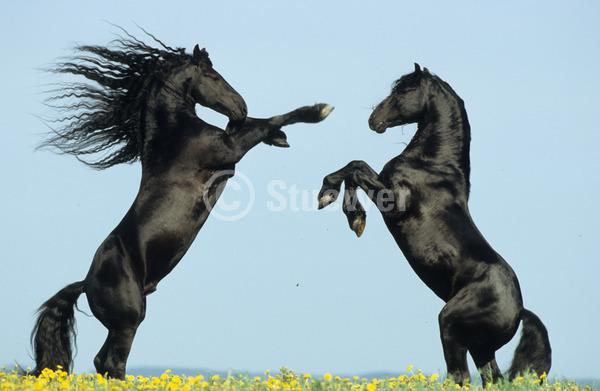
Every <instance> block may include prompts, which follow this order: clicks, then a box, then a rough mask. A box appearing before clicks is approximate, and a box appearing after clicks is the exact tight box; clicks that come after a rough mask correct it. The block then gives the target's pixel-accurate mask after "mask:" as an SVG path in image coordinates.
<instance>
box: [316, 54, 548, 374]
mask: <svg viewBox="0 0 600 391" xmlns="http://www.w3.org/2000/svg"><path fill="white" fill-rule="evenodd" d="M408 123H417V124H418V129H417V132H416V133H415V135H414V136H413V138H412V140H411V141H410V143H409V144H408V146H407V147H406V148H405V149H404V151H403V152H402V153H401V154H400V155H399V156H396V157H395V158H394V159H392V160H391V161H389V162H388V163H387V164H386V165H385V166H384V168H383V170H382V171H381V173H379V174H377V173H376V172H375V171H374V170H373V169H372V168H371V167H369V166H368V165H367V164H366V163H365V162H363V161H353V162H350V163H349V164H348V165H347V166H345V167H344V168H342V169H341V170H339V171H336V172H334V173H332V174H330V175H327V176H326V177H325V178H324V179H323V187H322V189H321V191H320V193H319V196H318V197H319V208H323V207H325V206H327V205H329V204H330V203H332V202H333V201H335V199H336V198H337V196H338V195H339V192H340V188H341V184H342V182H345V194H344V200H343V211H344V213H345V214H346V216H347V218H348V222H349V224H350V228H351V229H352V230H353V231H355V232H356V234H357V235H358V236H360V235H361V234H362V232H363V230H364V227H365V218H366V214H365V211H364V208H363V207H362V205H361V204H360V202H358V200H357V198H356V189H357V187H360V188H362V189H363V190H364V191H366V192H367V194H368V196H369V198H370V199H371V200H372V201H373V202H375V203H376V205H377V207H378V209H379V210H380V212H381V214H382V215H383V220H384V221H385V224H386V225H387V227H388V229H389V231H390V233H391V234H392V236H393V237H394V239H395V240H396V243H397V244H398V246H399V247H400V249H401V250H402V252H403V253H404V256H405V257H406V259H407V260H408V262H409V264H410V266H411V267H412V268H413V270H414V271H415V272H416V273H417V275H418V276H419V277H420V278H421V280H423V282H424V283H425V284H426V285H427V286H428V287H429V288H430V289H431V290H432V291H433V292H434V293H435V294H436V295H437V296H439V297H440V298H441V299H442V300H444V301H445V302H446V305H445V306H444V308H443V309H442V311H441V312H440V315H439V325H440V334H441V339H442V345H443V350H444V357H445V359H446V365H447V369H448V374H449V375H451V376H452V377H453V378H454V380H455V381H457V382H459V383H462V382H463V381H466V380H467V379H468V378H469V371H468V366H467V351H468V352H469V353H470V354H471V357H472V358H473V360H474V361H475V364H476V365H477V368H478V369H479V370H480V372H481V375H482V379H483V382H484V383H487V382H490V381H495V380H497V379H498V378H500V377H502V374H501V372H500V370H499V368H498V365H497V364H496V359H495V352H496V350H498V349H499V348H500V347H502V346H503V345H504V344H506V343H507V342H508V341H510V340H511V339H512V337H513V336H514V334H515V333H516V331H517V328H518V326H519V322H520V321H521V320H522V321H523V335H522V337H521V341H520V343H519V345H518V346H517V349H516V352H515V357H514V359H513V362H512V365H511V368H510V370H509V377H510V378H511V379H512V378H513V377H515V376H516V375H517V374H518V373H520V372H523V371H524V370H527V369H530V370H533V371H535V372H536V373H538V374H540V375H541V374H542V373H543V372H548V371H549V370H550V362H551V349H550V341H549V339H548V333H547V331H546V328H545V327H544V325H543V324H542V322H541V321H540V320H539V318H538V317H537V316H536V315H534V314H533V313H532V312H531V311H528V310H526V309H525V308H524V307H523V299H522V296H521V289H520V287H519V282H518V280H517V276H516V275H515V273H514V271H513V270H512V268H511V267H510V266H509V265H508V263H507V262H506V261H505V260H504V259H503V258H502V257H501V256H500V255H499V254H498V253H497V252H496V251H494V249H493V248H492V247H491V246H490V245H489V244H488V242H487V241H486V240H485V238H484V237H483V235H482V234H481V233H480V232H479V230H478V229H477V227H476V226H475V223H474V222H473V220H472V218H471V215H470V213H469V208H468V206H467V201H468V197H469V187H470V185H469V171H470V163H469V144H470V139H471V130H470V126H469V121H468V119H467V112H466V110H465V107H464V103H463V101H462V99H460V98H459V96H458V95H457V94H456V93H455V92H454V91H453V90H452V88H451V87H450V86H449V85H448V84H447V83H446V82H444V81H442V80H441V79H440V78H439V77H437V76H434V75H432V74H430V73H429V71H428V70H427V68H425V69H424V70H421V68H420V67H419V65H418V64H415V71H414V72H413V73H411V74H408V75H405V76H403V77H402V78H400V79H399V80H398V81H396V83H395V85H394V87H393V89H392V93H391V94H390V96H389V97H388V98H386V99H385V100H384V101H383V102H381V103H380V104H379V105H378V106H377V107H376V108H375V110H374V111H373V113H372V114H371V117H370V118H369V126H370V127H371V129H373V130H374V131H376V132H378V133H383V132H385V130H386V129H387V128H390V127H394V126H399V125H403V124H408Z"/></svg>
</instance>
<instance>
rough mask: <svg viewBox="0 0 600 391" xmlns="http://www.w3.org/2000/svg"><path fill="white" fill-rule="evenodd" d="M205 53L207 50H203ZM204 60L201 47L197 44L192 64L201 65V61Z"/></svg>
mask: <svg viewBox="0 0 600 391" xmlns="http://www.w3.org/2000/svg"><path fill="white" fill-rule="evenodd" d="M202 50H203V51H204V52H206V50H205V49H202ZM201 59H202V54H201V51H200V47H199V46H198V44H196V46H194V54H192V63H193V64H194V65H200V60H201Z"/></svg>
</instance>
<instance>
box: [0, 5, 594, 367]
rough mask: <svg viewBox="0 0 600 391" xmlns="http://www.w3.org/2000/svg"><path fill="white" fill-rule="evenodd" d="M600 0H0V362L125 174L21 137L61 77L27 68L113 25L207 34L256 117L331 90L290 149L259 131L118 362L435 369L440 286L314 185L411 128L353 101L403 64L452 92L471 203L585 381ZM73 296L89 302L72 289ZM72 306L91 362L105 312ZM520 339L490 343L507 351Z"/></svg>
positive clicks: (376, 93)
mask: <svg viewBox="0 0 600 391" xmlns="http://www.w3.org/2000/svg"><path fill="white" fill-rule="evenodd" d="M599 12H600V5H599V3H597V2H593V1H575V2H557V1H549V2H543V3H539V2H537V3H536V2H517V1H508V2H502V3H500V2H497V3H494V4H492V3H489V2H486V3H482V2H475V1H472V2H468V1H467V2H442V1H425V2H408V1H406V2H404V1H402V2H392V1H382V2H371V3H367V2H359V1H349V2H348V1H346V2H341V1H331V2H322V1H303V2H288V1H263V2H243V1H228V2H205V1H198V2H191V1H190V2H184V1H174V2H170V3H166V2H158V1H143V2H142V1H131V2H122V1H102V2H100V1H90V2H66V1H62V2H60V1H59V2H52V3H49V2H42V1H37V2H2V3H0V33H1V35H2V36H3V37H4V39H3V42H2V53H3V60H2V62H1V63H0V80H1V84H0V85H2V93H1V94H0V111H1V114H0V133H1V135H2V141H3V142H2V143H0V172H1V178H2V192H0V201H1V202H0V248H1V249H2V260H1V262H2V272H1V273H0V293H1V297H2V308H3V311H2V313H3V316H2V319H3V322H0V336H1V337H0V365H1V364H4V365H7V366H12V365H13V364H14V362H19V363H21V364H23V365H31V364H32V363H33V362H32V360H31V358H30V356H29V355H30V352H31V348H30V346H29V334H30V332H31V328H32V326H33V323H34V312H35V310H36V308H37V307H38V306H39V305H40V304H41V303H42V302H44V301H45V300H46V299H48V298H49V297H50V296H51V295H53V294H54V293H55V292H56V291H58V290H59V289H60V288H62V287H63V286H64V285H66V284H68V283H71V282H73V281H77V280H81V279H83V277H84V276H85V274H86V272H87V269H88V267H89V265H90V262H91V259H92V256H93V254H94V252H95V251H96V248H97V247H98V245H99V244H100V243H101V241H102V240H103V239H104V238H105V237H106V235H107V234H108V233H109V232H110V231H111V230H112V229H113V227H114V226H115V225H116V224H117V223H118V222H119V221H120V219H121V217H122V216H123V214H124V213H125V212H126V210H127V209H128V208H129V206H130V204H131V202H132V201H133V199H134V197H135V194H136V192H137V188H138V185H139V179H140V166H139V164H134V165H123V166H118V167H114V168H111V169H108V170H106V171H100V172H99V171H94V170H91V169H89V168H87V167H85V166H84V165H82V164H81V163H79V162H78V161H77V160H75V159H74V158H70V157H65V156H58V155H55V154H53V153H50V152H47V151H34V149H35V147H36V145H37V144H38V143H39V142H40V140H41V139H42V135H43V133H44V132H46V131H47V128H46V127H45V125H44V124H43V123H42V122H41V121H40V120H39V119H38V118H37V117H36V115H44V114H49V115H52V114H53V113H52V112H51V111H49V110H48V109H47V108H46V107H45V106H44V105H43V104H42V98H43V96H42V95H40V93H41V92H42V91H44V90H45V89H47V87H46V86H47V85H48V84H49V83H52V82H56V81H60V80H61V79H59V78H56V77H55V76H51V75H48V74H45V73H44V72H42V71H40V68H42V67H43V66H44V65H46V64H49V63H51V62H53V61H55V60H56V59H57V58H58V57H60V56H64V55H68V54H69V53H70V48H71V47H73V46H74V45H75V44H77V43H84V44H105V43H107V42H108V41H109V40H111V39H112V38H114V33H115V32H118V31H117V30H116V29H115V28H114V27H113V26H111V25H110V24H109V23H107V22H111V23H115V24H117V25H120V26H123V27H124V28H126V29H127V30H129V31H130V32H132V33H134V34H136V35H139V36H140V37H142V36H143V33H142V32H141V31H140V30H138V28H137V27H136V24H137V25H139V26H142V27H144V28H145V29H147V30H148V31H150V32H152V33H153V34H155V35H156V36H157V37H159V38H160V39H161V40H163V41H164V42H165V43H167V44H168V45H171V46H180V47H186V48H188V50H190V51H191V49H192V48H193V46H194V45H195V44H196V43H198V44H199V45H200V46H201V47H206V49H207V50H208V52H209V53H210V56H211V59H212V61H213V63H214V66H215V68H216V69H217V70H218V71H219V72H220V73H221V74H222V75H223V76H224V77H225V78H226V79H227V80H228V81H229V83H230V84H231V85H232V86H233V87H234V88H235V89H236V90H237V91H238V92H239V93H240V94H241V95H242V96H243V97H244V99H245V100H246V102H247V104H248V107H249V113H250V115H251V116H254V117H267V116H271V115H275V114H280V113H283V112H287V111H289V110H291V109H294V108H296V107H299V106H303V105H307V104H313V103H317V102H327V103H329V104H331V105H333V106H335V111H334V112H333V113H332V114H331V116H330V117H329V118H328V119H327V120H326V121H324V122H323V123H321V124H317V125H304V124H298V125H294V126H293V127H289V128H288V129H287V134H288V140H289V142H290V144H291V146H292V147H291V148H290V149H287V150H281V149H275V148H271V147H268V146H266V145H259V146H258V147H256V148H255V149H254V150H252V151H251V152H250V153H248V155H247V156H246V157H245V158H244V159H243V160H242V162H241V163H240V164H239V165H238V166H237V172H238V176H236V178H234V179H233V180H232V181H230V183H229V185H228V186H229V188H228V189H226V191H225V193H224V194H223V198H222V200H221V203H220V204H219V205H220V206H219V208H220V209H219V210H217V211H218V212H220V215H219V216H217V215H213V216H211V217H210V218H209V220H208V222H207V223H206V225H205V226H204V228H203V229H202V231H201V232H200V234H199V235H198V238H197V239H196V241H195V243H194V245H193V246H192V248H191V249H190V251H189V252H188V254H187V255H186V257H185V258H184V259H183V260H182V262H181V263H180V264H179V265H178V266H177V268H176V269H175V270H174V271H173V272H172V273H171V274H170V275H169V276H168V277H167V278H165V279H164V280H163V281H162V282H161V284H160V285H159V287H158V291H157V292H156V293H154V294H152V295H151V296H149V297H148V314H147V317H146V320H145V321H144V323H143V324H142V325H141V327H140V329H139V331H138V334H137V336H136V339H135V341H134V344H133V349H132V353H131V355H130V358H129V362H128V367H130V368H133V367H139V366H143V365H152V366H158V367H163V368H165V369H167V368H169V367H188V368H210V369H214V370H223V369H225V370H226V369H227V368H233V369H235V370H248V371H264V370H267V369H270V370H277V369H278V368H279V367H280V366H288V367H290V368H292V369H294V370H295V371H297V372H303V373H313V374H322V373H325V372H331V373H333V374H344V375H354V374H361V373H367V372H370V371H378V370H384V371H390V373H391V374H394V373H401V372H403V371H404V369H405V368H406V367H407V366H408V365H413V366H415V368H419V369H422V370H423V371H425V372H429V373H431V372H440V373H444V371H445V363H444V360H443V356H442V348H441V343H440V341H439V331H438V325H437V314H438V313H439V311H440V310H441V308H442V306H443V302H442V301H440V300H439V299H438V298H437V297H436V296H435V295H434V294H433V293H432V292H431V291H429V290H428V288H427V287H426V286H425V285H424V284H423V283H422V282H421V281H420V280H419V279H418V277H417V276H416V275H415V274H414V273H413V271H412V270H411V269H410V267H409V265H408V264H407V262H406V260H405V259H404V257H403V256H402V253H401V252H400V250H399V249H398V248H397V246H396V244H395V243H394V241H393V239H392V237H391V235H389V233H388V232H387V230H386V228H385V226H384V224H383V221H382V219H381V217H380V215H379V213H378V212H377V211H376V210H375V209H374V207H372V206H370V205H369V208H368V210H367V213H368V215H367V226H366V229H365V233H364V235H363V236H362V237H361V238H359V239H358V238H356V237H355V235H354V233H353V232H352V231H350V230H349V229H348V227H347V223H346V219H345V216H344V215H343V214H342V213H341V208H340V205H339V204H336V205H332V206H331V207H330V208H328V209H326V210H323V211H316V200H315V194H316V192H317V191H318V190H319V188H320V185H321V181H322V178H323V176H324V175H326V174H328V173H330V172H332V171H334V170H337V169H338V168H340V167H342V166H343V165H345V164H346V163H347V162H349V161H350V160H355V159H361V160H365V161H366V162H368V163H369V164H370V165H371V166H372V167H373V168H374V169H375V170H380V169H381V168H382V167H383V165H384V164H385V163H386V162H387V161H388V160H390V159H391V158H393V157H394V156H396V155H398V154H399V153H400V152H401V151H402V149H403V148H404V146H405V143H408V142H409V141H410V138H411V136H412V135H413V133H414V131H415V127H414V126H412V125H411V126H403V127H400V128H394V129H390V130H388V132H387V133H385V134H383V135H378V134H376V133H374V132H372V131H371V130H369V128H368V126H367V119H368V117H369V115H370V113H371V109H372V108H373V106H374V105H375V104H377V103H378V102H379V101H380V100H381V99H383V98H384V97H386V96H387V95H388V93H389V90H390V86H391V84H392V82H393V81H394V80H396V79H397V78H399V77H400V76H401V75H403V74H405V73H408V72H410V71H411V70H412V69H413V63H414V62H418V63H420V64H421V65H422V66H425V67H428V68H429V70H430V71H431V72H433V73H435V74H437V75H439V76H440V77H441V78H442V79H444V80H445V81H447V82H448V83H449V84H450V85H451V86H453V88H454V89H455V91H456V92H457V93H458V94H459V95H460V96H461V97H462V98H463V100H464V101H465V104H466V108H467V112H468V115H469V119H470V123H471V129H472V143H471V165H472V173H471V183H472V190H471V197H470V210H471V214H472V216H473V218H474V220H475V222H476V224H477V225H478V227H479V229H480V230H481V232H482V233H483V234H484V236H485V237H486V238H487V240H488V241H489V242H490V243H491V244H492V246H493V247H494V248H495V249H496V250H497V251H498V252H499V253H500V254H501V255H502V256H503V257H504V258H505V259H506V260H507V261H508V262H509V263H510V264H511V265H512V267H513V268H514V269H515V271H516V273H517V275H518V277H519V280H520V283H521V287H522V290H523V295H524V300H525V305H526V307H527V308H529V309H530V310H532V311H534V312H535V313H536V314H537V315H538V316H539V317H540V318H541V319H542V320H543V322H544V323H545V324H546V326H547V328H548V330H549V333H550V339H551V342H552V347H553V353H554V355H553V367H552V370H551V376H552V375H555V376H567V377H595V378H600V372H598V371H599V370H598V368H600V356H599V355H598V350H599V348H600V333H598V331H597V330H599V329H600V316H599V315H598V313H599V310H598V309H599V304H598V303H599V302H600V293H599V292H600V291H599V290H598V289H597V284H598V275H600V263H599V262H598V256H597V251H596V247H597V242H598V238H599V236H600V224H599V223H598V222H599V221H600V208H599V207H598V203H597V199H598V191H599V190H600V180H599V179H600V178H599V174H598V172H599V170H600V159H599V158H598V153H597V148H598V145H600V132H599V128H598V123H599V122H600V111H599V110H598V89H599V87H600V76H598V70H599V69H600V55H599V54H598V53H600V50H599V49H600V47H599V46H600V44H599V43H598V42H600V41H599V38H600V25H599V24H598V23H597V16H598V14H599ZM199 114H200V115H201V116H202V118H205V119H207V120H209V121H210V122H213V123H215V124H217V125H220V126H224V124H225V119H224V118H223V117H222V116H219V115H214V114H212V113H207V112H206V111H204V110H199ZM248 205H249V207H248V208H246V206H248ZM365 206H367V204H366V203H365ZM240 211H242V212H243V213H238V212H240ZM236 213H238V215H236ZM231 216H234V217H235V218H231ZM79 306H80V308H81V309H82V310H83V311H87V313H88V314H89V310H88V309H87V303H86V299H85V297H84V296H82V297H81V298H80V300H79ZM77 322H78V330H79V335H78V354H77V356H76V359H75V370H76V371H77V372H83V371H91V370H92V369H93V365H92V360H93V357H94V356H95V354H96V353H97V351H98V349H99V348H100V346H101V344H102V342H103V341H104V338H105V336H106V331H105V329H104V328H103V326H102V325H101V324H100V323H99V322H98V321H97V320H96V319H95V318H93V317H89V316H86V315H84V314H81V313H79V314H78V315H77ZM516 340H517V338H515V339H514V340H513V341H512V342H511V343H510V344H509V345H507V346H505V347H504V348H503V349H502V350H501V351H500V352H499V354H498V361H499V364H500V366H501V369H503V370H506V369H507V368H508V366H509V363H510V360H511V358H512V354H513V351H514V347H515V346H516Z"/></svg>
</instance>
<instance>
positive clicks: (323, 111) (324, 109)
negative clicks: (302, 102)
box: [317, 103, 334, 121]
mask: <svg viewBox="0 0 600 391" xmlns="http://www.w3.org/2000/svg"><path fill="white" fill-rule="evenodd" d="M317 106H319V107H320V118H321V119H320V120H319V121H323V120H324V119H325V118H327V116H329V114H330V113H331V112H332V111H333V109H334V107H333V106H329V105H328V104H326V103H321V104H319V105H317Z"/></svg>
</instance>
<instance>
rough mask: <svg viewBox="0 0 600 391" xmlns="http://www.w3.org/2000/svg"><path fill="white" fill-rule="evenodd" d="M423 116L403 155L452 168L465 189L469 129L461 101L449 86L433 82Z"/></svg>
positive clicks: (467, 170) (467, 185)
mask: <svg viewBox="0 0 600 391" xmlns="http://www.w3.org/2000/svg"><path fill="white" fill-rule="evenodd" d="M431 88H435V91H432V93H430V94H429V97H430V101H429V103H428V107H427V111H426V114H425V116H424V117H423V118H422V119H421V120H420V121H419V122H418V128H417V132H416V133H415V135H414V136H413V139H412V140H411V142H410V143H409V145H408V147H407V148H406V151H405V152H406V154H405V155H409V156H413V157H416V158H419V159H422V160H424V161H425V162H427V163H429V164H433V165H437V166H446V167H455V168H456V169H458V170H459V171H460V172H461V173H462V175H463V177H464V180H465V185H466V187H467V192H468V190H469V186H470V184H469V175H470V159H469V146H470V143H471V127H470V125H469V119H468V118H467V111H466V110H465V107H464V102H463V101H462V99H460V97H458V95H456V93H455V92H454V91H452V90H451V89H450V87H449V86H448V87H446V86H444V85H441V84H438V83H435V84H434V85H433V86H432V87H431Z"/></svg>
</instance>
